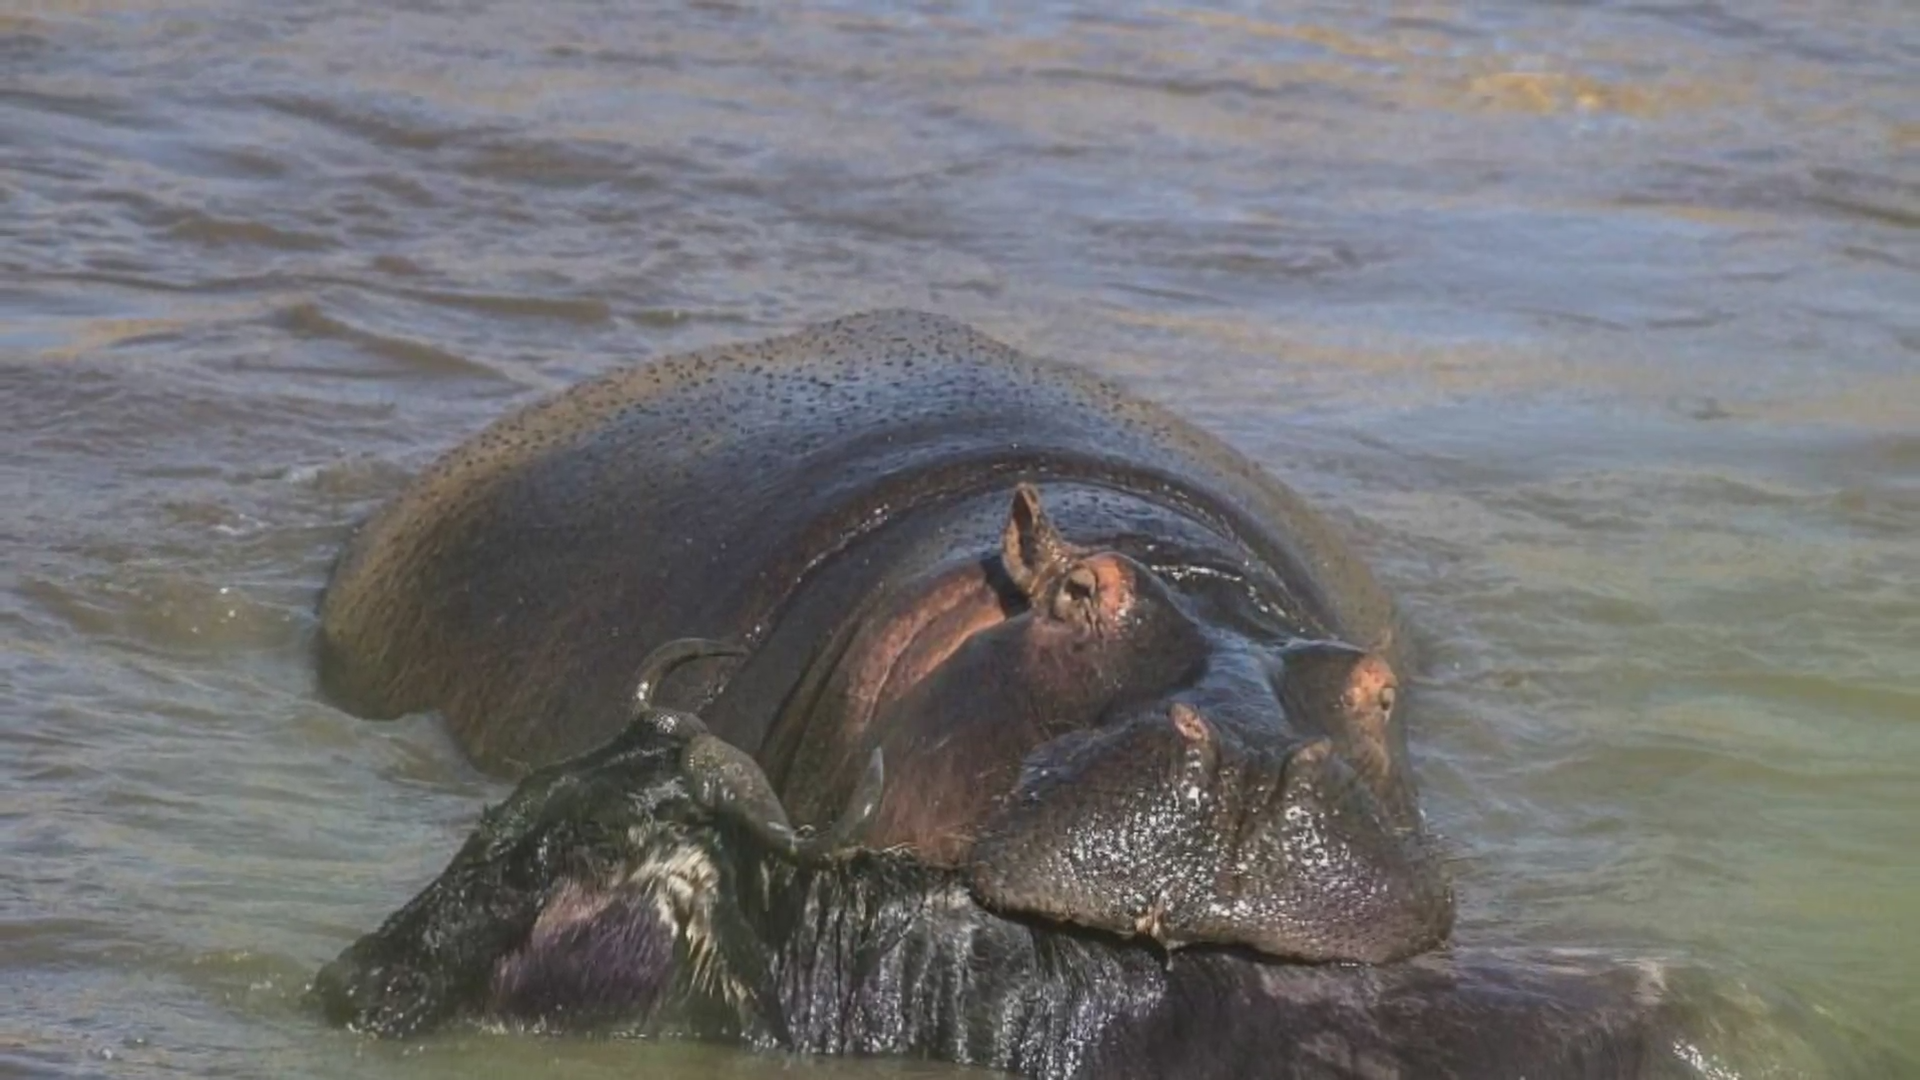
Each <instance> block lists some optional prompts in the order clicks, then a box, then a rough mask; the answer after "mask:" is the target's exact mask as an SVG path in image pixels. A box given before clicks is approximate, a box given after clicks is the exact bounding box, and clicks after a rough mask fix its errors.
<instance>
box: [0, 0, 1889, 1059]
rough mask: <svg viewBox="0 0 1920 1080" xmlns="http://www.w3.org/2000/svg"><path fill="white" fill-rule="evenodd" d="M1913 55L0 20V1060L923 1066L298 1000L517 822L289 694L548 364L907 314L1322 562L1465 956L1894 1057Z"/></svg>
mask: <svg viewBox="0 0 1920 1080" xmlns="http://www.w3.org/2000/svg"><path fill="white" fill-rule="evenodd" d="M1916 57H1920V18H1917V17H1916V16H1915V14H1914V12H1913V10H1912V7H1911V5H1909V4H1906V3H1904V2H1902V0H1863V2H1858V3H1840V2H1837V0H1810V2H1808V3H1802V4H1785V3H1773V2H1764V0H1763V2H1761V3H1756V4H1747V5H1741V6H1739V7H1738V8H1732V7H1724V6H1721V5H1718V4H1711V3H1704V2H1680V3H1673V4H1664V5H1663V4H1649V3H1643V4H1631V3H1584V4H1572V3H1569V4H1533V3H1520V2H1518V0H1498V2H1495V3H1491V4H1486V5H1476V6H1473V7H1465V6H1455V5H1448V4H1433V3H1415V4H1402V5H1394V6H1392V7H1390V8H1389V7H1384V6H1374V5H1365V6H1354V5H1332V4H1329V5H1324V6H1316V5H1306V4H1303V5H1294V6H1288V7H1269V8H1264V9H1262V10H1261V12H1260V13H1258V14H1250V13H1248V12H1247V11H1246V10H1244V9H1243V8H1242V7H1241V6H1239V5H1233V4H1228V3H1215V4H1211V5H1207V6H1203V7H1197V8H1180V9H1170V8H1154V9H1147V8H1144V7H1142V8H1139V9H1135V12H1134V13H1132V14H1125V15H1115V14H1112V13H1111V12H1110V11H1109V9H1108V7H1107V6H1106V5H1096V4H1087V3H1081V4H1047V5H1040V6H1036V7H1030V8H1027V9H1026V13H1025V14H1022V15H1019V16H1017V17H1015V16H1011V15H1008V16H996V15H994V14H992V13H990V12H989V11H988V10H987V9H985V8H984V7H980V6H975V5H965V4H925V5H916V6H913V7H910V8H896V7H893V6H891V5H880V4H871V3H869V4H845V5H839V6H833V7H813V8H810V9H808V10H807V11H805V12H801V11H798V10H795V9H790V8H787V7H779V6H771V5H768V6H748V5H740V6H735V5H730V4H724V3H707V4H693V5H686V6H648V5H620V4H612V3H607V4H598V5H596V4H580V3H568V4H558V5H542V6H538V7H536V6H533V5H512V4H500V3H494V4H486V3H479V4H471V5H461V6H457V7H456V6H454V5H435V4H425V3H415V4H403V5H386V4H371V3H366V4H363V3H358V2H356V0H319V2H315V3H307V4H301V5H292V4H239V3H234V2H232V0H209V2H206V3H200V4H185V5H181V4H167V5H159V4H150V3H139V2H104V0H103V2H97V3H87V2H81V0H67V2H41V3H30V4H27V5H25V6H24V7H22V6H15V7H13V8H8V9H5V10H4V11H0V504H4V507H5V517H4V519H3V521H4V526H3V527H0V545H4V563H3V564H0V566H3V567H4V569H3V570H0V573H4V575H5V577H4V579H0V580H4V583H5V589H4V590H3V591H0V642H4V651H3V652H0V862H3V865H4V866H5V867H6V870H5V873H4V874H0V985H4V986H6V987H7V989H6V990H5V991H0V1000H4V1001H5V1003H6V1004H5V1008H4V1011H3V1012H0V1071H9V1072H17V1073H25V1074H32V1075H115V1076H154V1075H165V1074H186V1075H192V1076H227V1075H244V1076H263V1075H272V1076H338V1075H346V1074H349V1073H351V1074H355V1075H359V1074H367V1075H378V1076H393V1077H424V1076H439V1075H448V1076H451V1075H463V1076H464V1075H498V1076H523V1075H542V1074H549V1075H561V1074H563V1073H564V1074H567V1075H608V1076H612V1075H628V1074H631V1072H632V1071H633V1069H634V1068H635V1067H636V1064H635V1063H636V1062H637V1061H638V1062H644V1063H645V1064H646V1065H647V1066H648V1067H659V1068H664V1069H665V1070H667V1071H668V1072H670V1073H671V1074H673V1075H683V1076H710V1075H711V1076H736V1075H737V1076H743V1077H747V1076H767V1075H772V1074H774V1073H775V1072H779V1073H780V1074H781V1075H833V1076H840V1075H849V1076H850V1075H861V1074H864V1073H876V1074H880V1075H893V1076H898V1075H920V1074H926V1075H950V1074H952V1073H953V1071H952V1070H943V1069H939V1068H937V1067H930V1066H914V1065H910V1064H899V1063H867V1064H861V1065H855V1064H851V1063H846V1062H820V1063H811V1064H807V1063H794V1062H779V1061H767V1060H764V1059H755V1058H750V1057H745V1056H742V1055H736V1054H730V1053H725V1052H716V1051H707V1050H700V1049H694V1048H671V1047H668V1048H661V1047H633V1046H627V1045H608V1044H602V1043H593V1042H587V1041H579V1040H541V1039H532V1038H522V1037H505V1036H486V1035H465V1036H459V1037H453V1038H447V1039H438V1040H431V1041H428V1042H425V1043H415V1044H407V1045H400V1046H385V1045H376V1044H370V1043H367V1042H365V1041H363V1040H359V1039H357V1038H354V1037H352V1036H348V1035H343V1034H340V1033H336V1032H332V1031H328V1030H325V1029H323V1028H322V1027H320V1026H319V1025H318V1024H317V1022H315V1021H314V1020H313V1019H312V1018H311V1017H309V1016H308V1015H306V1014H304V1013H302V1012H301V1011H300V1010H299V1009H298V1008H297V999H298V996H299V993H300V990H301V987H302V985H303V983H304V981H305V979H306V978H307V977H308V976H309V975H310V974H311V972H312V971H313V970H314V969H315V968H316V967H317V966H318V965H319V964H320V963H321V962H323V961H324V960H325V959H327V958H328V957H330V956H331V955H333V954H334V953H335V952H336V951H337V950H338V949H339V948H341V947H342V946H343V945H344V944H346V943H347V942H348V941H350V940H351V939H352V938H353V937H354V936H355V935H356V934H358V933H360V932H363V931H364V930H366V929H368V928H370V927H372V926H373V925H374V924H375V923H377V922H378V920H379V919H381V918H382V917H383V916H384V915H385V914H387V913H388V912H389V911H390V910H391V909H393V908H394V907H395V906H397V905H398V904H399V903H400V902H402V901H403V900H404V899H406V898H407V897H408V896H410V895H411V894H412V892H413V891H414V890H415V889H416V888H418V887H419V886H420V885H421V884H422V883H423V882H424V881H426V880H427V879H428V878H429V877H430V876H431V875H432V874H433V873H435V872H436V871H437V870H438V868H439V867H440V866H441V865H443V864H444V861H445V860H446V859H447V858H448V856H449V855H450V854H451V852H452V851H453V849H454V847H455V846H456V845H457V843H458V842H459V840H460V839H461V838H462V837H463V835H464V833H465V831H466V829H467V828H468V826H469V825H470V823H471V822H472V821H473V819H474V817H475V815H476V814H477V813H478V811H479V809H480V807H481V806H482V805H483V804H484V803H485V802H486V801H487V800H488V799H491V798H497V797H498V796H499V795H500V794H501V793H502V789H501V788H500V787H499V786H497V785H495V784H493V783H492V782H489V781H487V780H485V779H484V778H481V777H479V776H477V775H476V774H474V773H473V772H472V771H471V770H469V769H468V768H467V767H466V766H464V765H463V764H462V763H461V761H460V759H459V757H458V755H457V754H456V753H455V752H454V751H453V750H452V748H451V747H450V745H449V744H448V743H447V742H446V741H445V740H444V739H443V738H442V737H441V735H440V734H439V733H438V731H437V729H436V726H435V724H434V722H433V720H432V719H431V718H429V717H420V718H414V719H410V720H407V721H403V722H401V723H399V724H395V725H372V724H366V723H362V722H360V721H356V720H354V719H353V718H351V717H348V716H346V715H344V714H342V713H340V712H338V711H336V710H334V709H332V708H330V707H329V706H327V705H326V704H324V703H322V702H321V701H319V700H318V699H317V698H316V696H315V694H314V690H313V684H312V671H311V663H310V659H309V656H308V653H307V643H308V636H309V634H310V633H311V630H312V626H313V616H312V608H313V603H314V599H315V595H316V592H317V590H318V588H319V586H320V583H321V582H322V580H323V579H324V575H325V572H326V568H327V565H328V562H329V560H330V558H331V557H332V554H333V552H334V551H336V550H337V548H338V546H339V544H340V542H341V540H342V538H343V536H344V535H345V532H346V530H347V529H348V528H349V527H350V525H351V524H352V523H353V522H354V521H355V520H357V519H358V518H359V517H361V516H362V515H364V514H365V513H366V512H368V510H370V509H371V508H372V507H373V506H374V505H376V504H377V503H378V502H379V501H380V500H381V499H382V498H384V497H386V496H388V495H389V494H391V493H392V492H394V491H395V490H397V489H398V487H399V486H400V485H401V484H402V483H403V482H404V481H405V478H406V477H407V476H408V475H409V474H410V473H411V472H412V471H413V470H415V469H417V468H418V467H419V466H420V465H422V464H423V463H424V462H426V461H427V460H429V459H430V458H431V457H432V456H433V455H434V454H435V453H436V452H438V451H439V450H440V449H443V448H445V447H446V446H448V445H450V444H452V443H453V442H454V441H456V440H458V439H459V438H460V437H462V436H463V435H465V434H467V433H469V432H471V431H473V430H475V429H476V428H477V427H479V426H480V425H482V424H483V423H485V422H486V421H487V420H488V419H489V418H490V417H492V416H494V415H497V414H498V413H499V412H500V411H501V410H503V409H505V408H507V407H508V406H510V405H512V404H514V403H516V402H519V401H522V400H525V399H526V398H527V397H529V396H531V395H533V394H535V393H538V392H540V391H542V390H545V389H548V388H552V387H556V386H560V385H565V384H567V383H569V382H572V381H574V380H576V379H578V378H580V377H583V376H585V375H588V374H590V373H593V372H597V371H602V370H605V369H607V368H608V367H610V366H613V365H617V364H623V363H628V362H632V361H635V360H638V359H641V358H644V357H647V356H651V355H658V354H660V353H663V352H669V351H675V350H679V349H682V348H687V347H692V346H695V345H700V344H706V343H711V342H715V341H722V340H737V339H742V338H748V337H755V336H761V335H763V334H766V333H771V332H775V331H778V330H783V329H787V328H791V327H793V326H795V325H797V324H799V323H801V322H804V321H808V320H812V319H816V318H825V317H830V316H833V315H837V314H842V313H845V312H849V311H854V310H859V309H863V308H871V307H877V306H883V305H907V306H915V307H925V308H932V309H935V310H939V311H943V312H946V313H949V314H953V315H956V316H959V317H961V318H964V319H967V320H969V321H971V322H974V323H975V324H977V325H979V326H980V327H981V328H983V329H985V330H987V331H988V332H990V333H993V334H995V335H997V336H1000V337H1002V338H1004V339H1006V340H1009V341H1011V342H1013V343H1015V344H1017V345H1020V346H1022V347H1025V348H1028V349H1030V350H1032V351H1036V352H1042V353H1047V354H1050V355H1054V356H1058V357H1062V358H1066V359H1072V360H1076V361H1079V362H1082V363H1085V364H1087V365H1089V366H1091V367H1094V368H1096V369H1098V370H1101V371H1103V372H1105V373H1108V374H1110V375H1113V376H1115V377H1118V378H1120V379H1122V380H1124V381H1126V382H1127V383H1128V384H1129V385H1131V386H1133V387H1134V388H1136V389H1137V390H1139V391H1140V392H1142V393H1144V394H1147V395H1149V396H1152V397H1156V398H1158V399H1160V400H1163V401H1166V402H1168V403H1170V404H1172V405H1174V406H1175V407H1176V408H1178V409H1180V410H1181V411H1182V412H1184V413H1186V414H1188V415H1189V416H1191V417H1193V418H1195V419H1197V420H1199V421H1201V422H1202V423H1204V424H1206V425H1207V426H1209V427H1211V428H1212V429H1214V430H1215V431H1218V432H1219V433H1221V434H1223V435H1224V436H1226V437H1227V438H1229V439H1230V440H1232V441H1233V442H1235V443H1236V444H1237V445H1239V446H1240V447H1242V448H1243V449H1245V450H1246V451H1247V452H1248V453H1250V454H1251V455H1253V456H1254V457H1256V458H1257V459H1258V460H1260V461H1261V462H1262V463H1263V464H1265V465H1266V466H1267V467H1269V468H1270V469H1272V470H1273V471H1275V472H1276V473H1277V474H1278V475H1280V476H1281V477H1282V478H1284V479H1286V480H1287V481H1288V482H1290V483H1292V484H1294V485H1296V486H1298V487H1300V488H1301V489H1302V490H1304V491H1306V492H1308V493H1309V494H1310V495H1311V496H1313V497H1314V498H1315V499H1316V501H1317V502H1318V503H1320V504H1321V505H1323V506H1326V507H1328V508H1330V509H1333V510H1335V511H1336V513H1337V515H1338V516H1339V517H1340V519H1341V520H1342V521H1344V522H1345V523H1346V524H1348V525H1349V526H1350V527H1351V528H1352V530H1353V532H1354V534H1355V536H1356V538H1357V540H1358V542H1359V543H1360V544H1361V545H1362V546H1363V547H1364V548H1365V549H1366V550H1367V552H1368V553H1369V554H1370V556H1371V557H1372V558H1373V559H1374V560H1375V561H1376V563H1377V565H1378V566H1379V567H1380V569H1381V570H1382V572H1383V574H1384V576H1385V577H1386V578H1387V579H1388V580H1389V581H1390V583H1391V584H1392V586H1393V587H1394V589H1395V591H1396V592H1397V593H1398V595H1399V596H1400V597H1401V598H1402V600H1403V601H1404V603H1405V606H1406V608H1407V610H1408V612H1409V614H1410V615H1411V617H1412V620H1413V622H1414V625H1415V627H1416V629H1417V631H1418V633H1419V635H1420V637H1421V639H1422V644H1423V651H1424V653H1425V656H1426V660H1427V670H1426V671H1425V672H1424V673H1423V676H1422V681H1421V684H1420V692H1419V696H1418V699H1417V700H1418V703H1419V708H1420V711H1419V716H1420V722H1421V724H1422V727H1421V729H1420V732H1419V735H1418V742H1417V750H1418V753H1419V754H1420V760H1421V767H1422V775H1423V778H1424V782H1425V784H1426V786H1427V790H1428V792H1429V805H1430V809H1431V812H1432V814H1433V815H1434V817H1435V819H1436V820H1437V822H1438V823H1439V824H1440V825H1441V827H1442V828H1444V829H1445V831H1446V832H1447V833H1448V834H1449V835H1450V836H1451V837H1452V839H1453V841H1454V842H1455V843H1456V844H1457V845H1458V848H1459V850H1460V852H1461V856H1462V860H1463V861H1462V875H1463V879H1464V882H1463V887H1464V891H1465V904H1466V906H1465V911H1464V920H1465V921H1464V924H1463V926H1462V929H1461V935H1462V937H1463V938H1465V939H1468V940H1476V941H1486V940H1500V941H1518V942H1532V943H1550V944H1570V945H1590V946H1594V947H1600V948H1607V949H1617V950H1619V951H1621V952H1629V953H1630V952H1635V951H1649V952H1655V951H1657V952H1661V953H1668V954H1674V953H1677V954H1681V955H1685V956H1689V957H1692V958H1695V959H1697V960H1698V961H1700V962H1702V963H1705V964H1707V965H1709V966H1711V967H1714V968H1715V969H1716V970H1719V971H1723V972H1725V973H1726V974H1727V976H1728V978H1729V979H1738V980H1742V981H1744V982H1746V983H1749V984H1751V985H1753V986H1756V987H1761V988H1765V989H1766V990H1767V991H1768V992H1779V993H1785V994H1791V995H1793V996H1796V997H1798V998H1800V999H1801V1000H1803V1001H1805V1002H1806V1003H1808V1005H1809V1006H1810V1007H1812V1008H1814V1009H1815V1010H1818V1011H1819V1012H1821V1013H1824V1014H1825V1015H1826V1016H1827V1017H1828V1019H1829V1020H1830V1021H1831V1022H1832V1023H1833V1024H1835V1025H1836V1026H1838V1027H1839V1028H1840V1029H1841V1030H1842V1031H1845V1032H1847V1033H1849V1037H1850V1038H1853V1039H1856V1040H1858V1041H1859V1042H1861V1043H1864V1044H1877V1045H1880V1046H1883V1047H1885V1048H1887V1049H1890V1050H1891V1051H1893V1052H1895V1053H1897V1054H1899V1055H1901V1059H1902V1060H1903V1061H1905V1062H1906V1063H1907V1065H1908V1067H1909V1068H1911V1069H1912V1070H1914V1071H1915V1072H1916V1073H1920V1022H1916V1021H1915V1018H1916V1017H1920V976H1916V975H1915V974H1914V972H1916V971H1917V970H1920V934H1916V933H1915V932H1914V930H1913V926H1914V924H1915V923H1916V921H1920V854H1916V836H1920V825H1917V824H1916V823H1917V822H1920V545H1917V544H1916V543H1915V541H1914V539H1913V538H1914V537H1915V536H1916V535H1920V302H1916V300H1917V298H1920V280H1917V279H1916V270H1920V232H1916V226H1920V107H1917V106H1916V104H1915V102H1916V101H1920V95H1916V94H1915V93H1914V90H1913V88H1914V85H1915V84H1914V72H1915V70H1916V69H1917V66H1920V60H1916Z"/></svg>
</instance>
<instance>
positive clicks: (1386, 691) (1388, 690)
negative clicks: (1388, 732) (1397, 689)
mask: <svg viewBox="0 0 1920 1080" xmlns="http://www.w3.org/2000/svg"><path fill="white" fill-rule="evenodd" d="M1398 698H1399V695H1398V694H1395V693H1394V692H1393V687H1391V686H1383V687H1381V688H1380V712H1381V714H1382V715H1391V714H1392V712H1393V703H1394V701H1396V700H1397V699H1398Z"/></svg>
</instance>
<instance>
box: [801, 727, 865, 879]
mask: <svg viewBox="0 0 1920 1080" xmlns="http://www.w3.org/2000/svg"><path fill="white" fill-rule="evenodd" d="M886 787H887V767H886V762H885V760H884V759H883V758H882V757H881V755H880V748H879V747H877V746H876V747H874V748H873V756H872V757H869V758H868V759H867V770H866V771H865V772H863V773H861V774H860V782H859V783H858V784H856V785H854V788H853V795H852V797H850V798H849V799H848V800H847V805H846V808H845V809H843V810H841V811H840V816H839V817H838V818H836V819H834V822H833V824H832V825H831V826H829V827H828V828H827V830H826V831H825V832H823V833H821V834H820V835H818V836H813V837H809V838H807V839H805V840H802V841H801V842H800V844H799V846H798V847H797V848H795V851H794V854H795V856H796V857H797V858H799V859H800V860H801V861H803V862H824V861H826V860H827V859H828V858H831V857H832V856H833V854H834V853H835V852H838V851H841V850H843V849H845V848H850V847H858V846H859V842H860V839H861V837H862V836H864V835H865V834H866V831H867V826H868V825H871V824H872V823H873V817H874V815H875V814H877V813H879V811H880V796H881V795H883V794H885V792H886Z"/></svg>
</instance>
